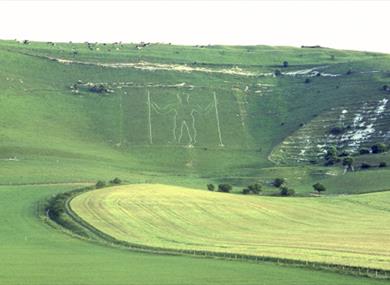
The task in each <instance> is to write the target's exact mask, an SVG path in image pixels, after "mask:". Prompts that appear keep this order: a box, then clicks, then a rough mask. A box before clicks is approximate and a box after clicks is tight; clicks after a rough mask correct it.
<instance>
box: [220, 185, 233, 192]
mask: <svg viewBox="0 0 390 285" xmlns="http://www.w3.org/2000/svg"><path fill="white" fill-rule="evenodd" d="M232 189H233V187H232V185H230V184H226V183H224V184H219V185H218V192H223V193H230V191H232Z"/></svg>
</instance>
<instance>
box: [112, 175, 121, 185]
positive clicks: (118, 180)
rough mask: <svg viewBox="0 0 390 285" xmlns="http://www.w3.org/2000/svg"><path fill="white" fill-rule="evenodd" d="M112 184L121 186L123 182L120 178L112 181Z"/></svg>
mask: <svg viewBox="0 0 390 285" xmlns="http://www.w3.org/2000/svg"><path fill="white" fill-rule="evenodd" d="M110 183H111V184H121V183H122V180H120V179H119V178H118V177H115V178H114V179H112V180H111V181H110Z"/></svg>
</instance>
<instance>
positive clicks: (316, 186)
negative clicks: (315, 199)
mask: <svg viewBox="0 0 390 285" xmlns="http://www.w3.org/2000/svg"><path fill="white" fill-rule="evenodd" d="M313 189H314V191H316V192H317V193H318V195H321V192H325V191H326V187H325V186H324V185H322V184H321V183H319V182H317V183H316V184H314V185H313Z"/></svg>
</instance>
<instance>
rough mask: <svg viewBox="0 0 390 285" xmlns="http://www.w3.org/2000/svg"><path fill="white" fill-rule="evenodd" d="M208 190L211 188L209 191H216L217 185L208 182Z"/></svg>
mask: <svg viewBox="0 0 390 285" xmlns="http://www.w3.org/2000/svg"><path fill="white" fill-rule="evenodd" d="M207 190H209V191H214V190H215V186H214V184H211V183H210V184H207Z"/></svg>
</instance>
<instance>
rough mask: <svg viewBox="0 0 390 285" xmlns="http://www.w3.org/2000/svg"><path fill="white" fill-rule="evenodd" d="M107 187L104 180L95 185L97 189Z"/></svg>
mask: <svg viewBox="0 0 390 285" xmlns="http://www.w3.org/2000/svg"><path fill="white" fill-rule="evenodd" d="M105 186H106V182H105V181H103V180H99V181H98V182H96V184H95V187H96V188H97V189H99V188H103V187H105Z"/></svg>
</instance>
